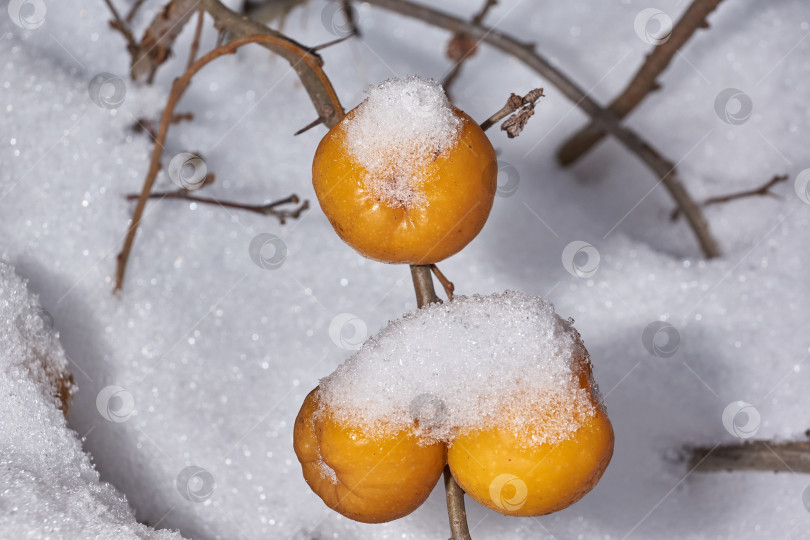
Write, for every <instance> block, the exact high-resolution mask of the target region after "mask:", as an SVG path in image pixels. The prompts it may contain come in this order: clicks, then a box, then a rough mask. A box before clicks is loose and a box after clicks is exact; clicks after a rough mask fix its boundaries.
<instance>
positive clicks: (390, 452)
mask: <svg viewBox="0 0 810 540" xmlns="http://www.w3.org/2000/svg"><path fill="white" fill-rule="evenodd" d="M317 391H318V389H317V388H316V389H315V390H313V391H312V392H310V393H309V395H308V396H307V397H306V399H305V400H304V404H303V405H302V406H301V410H300V412H299V413H298V417H297V418H296V420H295V431H294V435H293V445H294V447H295V454H296V456H298V461H300V462H301V468H302V469H303V472H304V479H305V480H306V482H307V484H309V487H310V488H312V491H314V492H315V493H316V494H317V495H318V496H319V497H320V498H321V499H323V502H324V503H326V505H327V506H328V507H330V508H332V509H333V510H335V511H337V512H340V513H341V514H343V515H344V516H346V517H348V518H350V519H353V520H355V521H362V522H364V523H383V522H386V521H391V520H394V519H398V518H401V517H404V516H406V515H408V514H410V513H411V512H413V511H414V510H416V509H417V508H418V507H419V506H420V505H421V504H422V503H423V502H424V501H425V499H427V497H428V495H430V492H431V491H432V490H433V487H434V486H435V485H436V482H437V481H438V479H439V477H440V476H441V474H442V470H443V469H444V466H445V463H446V449H445V446H444V444H442V443H437V444H432V445H421V446H420V445H419V439H418V438H417V437H416V436H415V435H414V434H413V432H412V430H410V429H409V430H403V431H400V432H398V433H397V434H396V435H393V436H389V437H371V436H368V435H367V434H366V433H364V432H363V430H362V429H360V428H358V427H357V426H351V425H346V424H343V423H340V422H337V421H336V420H335V419H334V418H332V415H331V414H329V412H328V411H320V412H319V413H318V414H317V415H315V412H316V410H317V408H318V397H317ZM324 464H326V465H328V466H329V467H331V468H332V470H334V472H335V474H336V476H337V483H333V482H332V480H330V479H329V478H327V477H325V476H324V475H323V474H322V471H323V466H324Z"/></svg>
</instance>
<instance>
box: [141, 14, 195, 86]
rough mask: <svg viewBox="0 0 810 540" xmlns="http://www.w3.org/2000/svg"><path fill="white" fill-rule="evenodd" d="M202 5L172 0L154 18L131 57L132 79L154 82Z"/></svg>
mask: <svg viewBox="0 0 810 540" xmlns="http://www.w3.org/2000/svg"><path fill="white" fill-rule="evenodd" d="M199 5H200V0H171V1H170V2H168V3H167V4H166V6H165V7H164V8H163V10H161V12H160V13H158V14H157V15H156V16H155V18H154V19H152V22H151V23H149V26H148V27H147V28H146V30H145V31H144V33H143V38H141V41H140V43H138V44H137V45H136V47H135V50H134V52H133V54H132V65H131V66H130V68H129V72H130V76H131V77H132V79H133V80H135V81H139V80H144V79H145V80H146V82H147V83H149V84H151V83H152V81H153V80H154V78H155V74H156V73H157V70H158V68H159V67H160V66H161V65H162V64H163V63H164V62H165V61H166V60H168V59H169V57H170V56H171V52H172V46H173V45H174V41H175V40H176V39H177V36H179V35H180V33H181V32H182V31H183V28H184V27H185V26H186V23H187V22H188V21H189V20H190V19H191V16H192V15H193V14H194V12H195V11H196V10H197V9H198V8H199Z"/></svg>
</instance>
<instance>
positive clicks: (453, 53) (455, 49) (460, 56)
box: [442, 0, 498, 98]
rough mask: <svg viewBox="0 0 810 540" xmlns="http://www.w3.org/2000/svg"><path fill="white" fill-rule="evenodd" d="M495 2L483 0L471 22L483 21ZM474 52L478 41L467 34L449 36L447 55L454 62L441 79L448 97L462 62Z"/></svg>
mask: <svg viewBox="0 0 810 540" xmlns="http://www.w3.org/2000/svg"><path fill="white" fill-rule="evenodd" d="M497 3H498V0H485V1H484V5H483V6H482V7H481V9H480V10H479V11H478V13H476V14H475V15H474V16H473V18H472V24H475V25H479V24H481V23H482V22H483V21H484V17H486V16H487V13H489V10H490V9H492V8H493V7H494V6H495V4H497ZM476 52H478V42H477V41H476V40H475V39H473V38H472V37H470V36H468V35H467V34H461V33H456V34H454V35H453V37H451V38H450V41H449V42H448V43H447V57H448V58H449V59H450V60H452V61H453V62H455V64H453V68H452V69H451V70H450V73H448V74H447V76H446V77H445V78H444V80H443V81H442V86H443V87H444V91H445V93H446V94H447V96H448V98H449V97H450V87H451V86H452V85H453V83H454V82H455V80H456V79H457V78H458V76H459V74H460V73H461V68H462V66H463V65H464V62H465V61H466V60H467V58H469V57H471V56H473V55H475V53H476Z"/></svg>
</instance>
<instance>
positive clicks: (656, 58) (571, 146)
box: [557, 0, 722, 165]
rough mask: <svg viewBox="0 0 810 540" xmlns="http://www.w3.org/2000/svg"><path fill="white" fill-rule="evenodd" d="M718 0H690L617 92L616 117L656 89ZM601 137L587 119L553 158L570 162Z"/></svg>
mask: <svg viewBox="0 0 810 540" xmlns="http://www.w3.org/2000/svg"><path fill="white" fill-rule="evenodd" d="M721 1H722V0H693V2H692V4H691V5H690V6H689V7H688V8H687V9H686V12H685V13H684V14H683V16H682V17H681V19H680V20H679V21H678V22H677V24H675V26H674V27H673V28H672V33H671V34H670V36H669V38H668V39H667V41H666V42H664V43H661V44H660V45H657V46H656V47H655V48H653V50H652V52H650V54H648V55H647V59H646V60H645V61H644V64H642V66H641V67H640V68H639V70H638V71H637V72H636V74H635V75H634V76H633V78H632V79H631V80H630V83H629V84H628V85H627V87H626V88H625V89H624V91H622V93H621V94H619V95H618V96H617V97H616V99H614V100H613V103H611V104H610V107H609V110H610V111H611V112H612V113H613V114H615V115H616V116H617V117H618V118H620V119H621V118H624V117H625V116H627V115H628V114H630V112H631V111H632V110H633V109H635V108H636V106H638V104H639V103H641V101H642V100H643V99H644V98H645V97H647V95H648V94H649V93H650V92H653V91H655V90H658V89H659V88H660V87H661V85H660V84H659V83H658V80H657V79H658V76H659V75H660V74H661V72H663V71H664V70H665V69H666V68H667V66H669V63H670V62H671V61H672V58H673V57H674V56H675V54H677V53H678V51H679V50H680V48H681V47H683V45H684V44H685V43H686V42H687V41H688V40H689V39H690V38H691V37H692V35H693V34H694V33H695V32H696V31H697V30H698V29H699V28H708V27H709V24H708V23H707V22H706V17H708V16H709V14H710V13H711V12H712V11H714V9H715V8H716V7H717V5H718V4H719V3H720V2H721ZM604 136H605V130H604V129H602V127H601V126H599V125H597V124H596V123H595V122H591V123H590V124H588V125H587V126H585V127H584V128H582V129H581V130H580V131H579V132H577V133H576V134H575V135H573V136H572V137H571V138H569V139H568V140H567V141H566V142H565V143H564V144H563V145H562V146H561V147H560V149H559V150H558V151H557V160H558V161H559V162H560V164H561V165H570V164H571V163H573V162H575V161H576V160H577V159H579V158H580V157H581V156H582V155H584V154H585V153H586V152H587V151H588V150H590V149H591V148H592V147H593V146H594V145H595V144H596V143H598V142H599V141H600V140H602V138H603V137H604Z"/></svg>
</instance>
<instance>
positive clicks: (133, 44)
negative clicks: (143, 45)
mask: <svg viewBox="0 0 810 540" xmlns="http://www.w3.org/2000/svg"><path fill="white" fill-rule="evenodd" d="M104 3H105V4H107V7H108V8H110V11H111V12H112V15H113V19H115V20H113V21H110V27H111V28H114V29H116V30H118V31H119V32H121V34H122V35H123V36H124V39H126V40H127V50H128V51H129V52H130V54H132V53H133V52H134V51H136V50H137V49H138V42H137V40H136V39H135V36H133V35H132V31H131V30H130V29H129V24H127V21H125V20H123V19H122V18H121V15H120V14H119V13H118V10H117V9H115V6H114V5H113V3H112V0H104Z"/></svg>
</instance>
